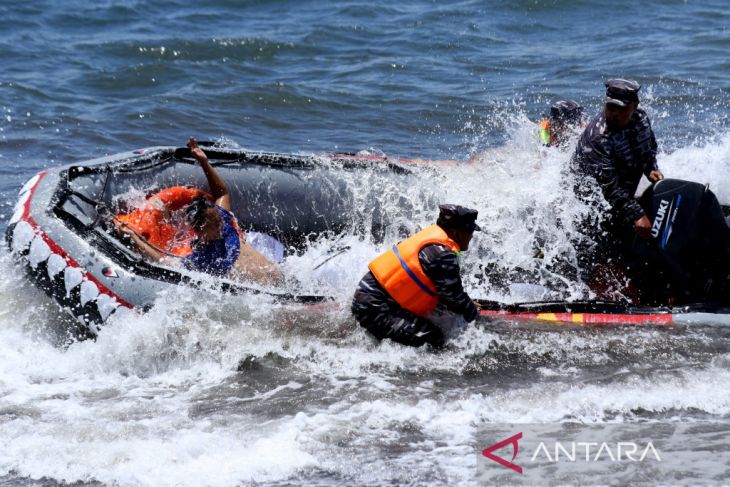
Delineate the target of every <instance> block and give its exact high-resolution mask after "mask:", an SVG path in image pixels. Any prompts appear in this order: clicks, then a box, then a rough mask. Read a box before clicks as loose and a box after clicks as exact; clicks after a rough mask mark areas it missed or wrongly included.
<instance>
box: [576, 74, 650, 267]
mask: <svg viewBox="0 0 730 487" xmlns="http://www.w3.org/2000/svg"><path fill="white" fill-rule="evenodd" d="M640 88H641V85H640V84H639V83H637V82H636V81H632V80H625V79H610V80H608V81H607V82H606V96H605V97H604V99H603V101H604V109H603V111H602V112H601V113H599V114H598V115H597V116H596V117H595V118H594V119H593V120H592V121H591V122H590V123H589V124H588V126H587V127H586V128H585V130H584V131H583V134H582V135H581V138H580V141H579V142H578V146H577V148H576V150H575V154H574V155H573V160H572V168H573V170H574V171H575V172H576V173H577V175H578V176H579V179H578V181H577V187H576V192H577V194H578V195H579V197H582V198H584V199H586V200H589V199H590V198H591V195H592V194H594V193H593V190H594V189H595V186H596V183H597V184H598V186H599V187H600V190H601V192H602V194H603V197H604V198H605V200H606V201H607V202H608V204H609V206H610V210H609V212H608V214H607V215H605V218H604V219H603V223H602V225H601V226H600V227H598V226H595V225H594V226H593V227H592V228H586V225H584V228H583V230H584V232H585V233H587V234H588V235H589V236H590V237H592V239H593V240H594V241H595V242H597V243H598V244H599V245H598V246H597V248H596V249H594V251H593V252H591V255H590V256H588V257H587V261H588V262H585V259H586V256H584V259H582V260H584V263H588V266H587V267H588V274H589V277H595V276H590V274H591V273H592V272H593V271H595V260H596V257H599V256H600V258H601V259H602V260H604V261H609V260H612V259H616V263H618V262H620V261H621V260H622V257H624V256H625V255H626V254H627V253H628V252H629V250H630V246H631V243H632V241H633V238H634V235H638V236H639V237H640V238H642V239H647V238H648V237H649V234H650V232H651V222H650V221H649V218H648V217H647V216H646V214H645V213H644V210H643V209H642V207H641V205H639V202H638V201H637V200H636V199H635V198H634V194H635V193H636V189H637V187H638V185H639V181H640V179H641V176H642V174H643V175H645V176H646V177H647V178H648V179H649V181H651V182H652V183H654V182H657V181H660V180H661V179H664V176H663V175H662V173H661V171H659V168H658V166H657V161H656V153H657V143H656V138H655V136H654V131H653V130H652V128H651V123H650V122H649V116H648V115H647V114H646V112H645V111H644V110H643V109H642V108H640V107H639V95H638V93H639V89H640ZM592 203H598V202H596V201H593V202H592ZM589 226H590V225H589ZM606 232H607V233H608V239H606V238H605V237H602V235H605V233H606ZM619 265H620V264H619Z"/></svg>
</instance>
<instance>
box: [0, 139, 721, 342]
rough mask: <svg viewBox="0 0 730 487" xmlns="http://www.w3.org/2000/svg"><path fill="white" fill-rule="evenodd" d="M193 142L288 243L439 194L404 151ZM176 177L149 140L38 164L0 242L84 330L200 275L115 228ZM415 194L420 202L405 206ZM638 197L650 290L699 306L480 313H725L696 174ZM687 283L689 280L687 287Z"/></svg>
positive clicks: (401, 210)
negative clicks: (268, 148) (140, 145)
mask: <svg viewBox="0 0 730 487" xmlns="http://www.w3.org/2000/svg"><path fill="white" fill-rule="evenodd" d="M201 145H204V146H205V150H206V153H207V154H208V157H209V158H210V160H211V163H212V164H213V165H214V166H215V167H216V169H217V171H218V172H219V173H220V174H221V176H222V177H223V178H224V180H225V181H226V183H227V185H228V187H229V190H230V192H231V195H232V200H233V201H234V208H233V210H234V213H235V215H236V217H237V218H238V220H239V223H240V224H241V227H242V228H243V229H244V230H245V231H246V232H261V233H262V234H265V235H268V236H269V237H271V238H273V239H274V240H275V241H276V242H278V243H279V244H280V246H281V248H282V249H284V253H285V254H292V253H296V252H299V251H301V250H303V249H305V248H306V247H307V245H308V242H310V241H312V240H314V239H316V238H318V237H320V236H336V235H340V234H344V233H349V234H355V235H357V234H361V235H362V236H363V237H365V238H369V239H371V240H373V241H374V242H375V243H376V244H377V243H378V242H379V241H382V240H383V238H384V236H385V232H386V228H387V227H388V226H392V224H393V221H391V220H392V218H390V217H389V214H388V208H397V211H398V216H399V218H401V219H403V217H404V215H405V220H410V218H408V215H409V214H412V213H413V212H418V211H426V212H429V213H430V214H433V212H434V211H435V208H436V207H437V204H438V202H437V201H433V200H432V199H429V198H430V197H429V196H428V195H427V194H419V195H418V196H417V197H412V198H404V197H403V195H404V194H405V193H406V192H407V191H413V188H418V187H420V185H421V183H422V181H419V176H418V174H417V173H414V172H413V171H414V169H413V167H412V166H411V165H409V164H403V163H402V162H406V163H407V162H408V161H407V160H402V161H401V160H399V159H388V158H387V157H384V156H358V155H350V154H329V155H323V156H303V155H288V154H277V153H267V152H249V151H245V150H235V149H229V148H218V147H215V146H213V145H212V144H204V143H201ZM365 170H366V171H367V172H364V171H365ZM356 181H359V182H360V185H359V186H358V185H357V184H353V182H356ZM174 186H177V187H186V186H187V187H197V188H206V187H207V184H206V181H205V177H204V175H203V173H202V171H201V170H200V168H199V166H197V165H196V163H195V161H194V159H192V158H191V157H190V151H189V149H187V148H175V147H152V148H146V149H140V150H135V151H130V152H126V153H121V154H116V155H112V156H107V157H103V158H99V159H94V160H90V161H85V162H83V163H79V164H73V165H68V166H63V167H58V168H53V169H48V170H46V171H43V172H41V173H39V174H37V175H35V176H34V177H33V178H31V179H30V180H29V181H28V182H27V183H26V184H25V185H24V186H23V187H22V189H21V190H20V198H19V201H18V203H17V204H16V207H15V211H14V214H13V216H12V218H11V219H10V221H9V224H8V227H7V230H6V240H7V242H8V245H9V248H10V250H11V252H12V253H13V255H14V256H15V257H16V259H17V261H18V262H19V263H20V265H21V266H22V267H23V268H24V270H25V271H26V273H27V274H28V275H29V276H30V277H31V279H32V280H33V281H34V282H35V283H36V284H37V285H38V287H39V288H41V289H43V290H44V291H46V292H47V293H48V294H49V295H50V296H51V297H52V298H54V299H55V300H56V301H57V302H58V304H59V305H60V306H61V307H62V308H63V309H65V310H67V311H68V312H70V313H71V314H72V315H73V316H74V317H75V318H76V319H77V320H78V321H79V322H80V323H81V324H82V329H83V330H84V332H86V331H88V333H89V334H91V335H94V334H96V332H97V331H98V330H99V329H100V327H101V325H102V324H103V323H104V322H105V321H106V320H107V319H108V318H109V317H110V316H111V315H112V314H115V313H122V312H124V311H125V310H132V309H134V310H142V311H144V310H145V309H148V308H149V307H150V306H151V305H152V304H153V303H154V301H155V299H156V297H157V296H158V294H159V293H160V292H161V291H165V290H168V289H174V288H176V287H177V286H180V285H188V286H200V285H209V284H210V279H208V280H207V281H206V279H205V276H201V275H200V274H198V273H195V272H192V271H186V270H185V269H182V268H176V267H171V266H166V265H158V264H154V263H151V262H149V261H147V260H146V259H144V258H143V257H142V256H141V255H140V254H139V253H137V252H136V251H134V250H133V249H132V248H131V247H130V246H129V245H126V244H125V243H124V241H123V240H122V239H120V238H119V234H118V233H117V232H115V229H114V226H113V219H114V216H115V215H119V214H120V212H121V213H124V212H125V211H127V214H128V215H129V210H133V208H125V205H126V204H128V201H129V200H130V192H131V193H134V192H135V191H136V192H137V193H138V195H141V196H142V198H143V199H144V197H147V198H148V197H149V196H150V195H153V194H160V191H162V190H164V189H165V188H170V187H174ZM414 202H415V203H414ZM415 204H417V205H418V208H409V205H415ZM644 204H645V208H647V212H648V213H649V214H650V216H651V217H652V219H653V222H654V224H655V226H656V228H655V229H654V231H653V233H652V236H653V238H652V241H651V242H650V245H649V246H648V247H647V248H643V249H642V248H641V246H639V247H638V248H637V250H636V252H635V254H636V255H637V257H638V258H639V259H640V261H641V262H642V265H644V266H645V267H646V273H645V274H648V275H656V276H658V279H657V282H656V286H658V287H659V288H661V287H662V286H665V285H666V284H665V283H669V285H671V286H674V287H675V288H677V289H679V288H682V291H681V292H685V291H686V292H685V294H686V297H687V299H689V300H691V299H696V300H697V302H698V303H699V304H693V303H691V302H683V303H682V305H681V306H674V307H669V306H666V305H657V306H635V305H632V304H630V303H616V302H597V301H582V302H530V303H516V304H503V303H495V302H488V301H481V302H480V304H481V305H482V310H481V314H482V316H486V317H495V316H497V317H503V318H526V319H530V320H541V321H547V322H552V323H572V324H577V325H603V324H632V325H639V324H649V325H671V324H674V323H688V322H698V321H699V322H721V323H726V324H730V318H729V317H730V307H729V306H728V305H727V303H728V301H730V300H729V299H728V289H729V288H730V285H728V271H727V269H728V255H730V249H728V247H730V246H729V245H728V242H730V237H728V236H729V235H730V230H729V229H728V225H727V222H726V220H725V217H724V216H723V215H722V210H721V209H720V207H719V205H718V204H717V201H716V199H714V195H712V194H711V193H710V192H708V191H707V188H706V187H703V186H701V185H698V184H697V183H686V182H682V181H679V182H677V181H666V182H662V183H661V184H659V185H657V186H656V187H655V188H653V190H652V191H651V192H649V193H648V196H646V197H645V199H644ZM718 212H719V213H718ZM703 215H705V216H706V217H705V216H703ZM700 217H702V218H700ZM412 230H413V229H403V232H400V233H403V236H405V235H406V234H407V233H408V232H409V231H412ZM690 236H691V237H690ZM388 238H392V235H389V237H388ZM683 283H689V284H690V285H689V286H686V290H685V289H684V287H683ZM216 285H217V286H218V288H219V289H220V290H221V291H223V292H231V293H265V294H269V295H271V296H273V297H274V298H275V299H277V300H281V301H283V302H286V303H298V304H301V305H302V306H306V307H317V306H322V304H323V303H327V301H328V300H330V299H331V298H329V297H327V296H322V295H317V294H304V293H303V294H296V293H291V292H288V293H285V292H281V291H280V290H277V289H267V288H262V287H259V286H255V285H245V284H241V283H237V282H233V281H229V280H226V279H219V280H217V281H216ZM708 292H709V294H708ZM703 296H709V298H710V299H704V298H703ZM685 301H687V300H685Z"/></svg>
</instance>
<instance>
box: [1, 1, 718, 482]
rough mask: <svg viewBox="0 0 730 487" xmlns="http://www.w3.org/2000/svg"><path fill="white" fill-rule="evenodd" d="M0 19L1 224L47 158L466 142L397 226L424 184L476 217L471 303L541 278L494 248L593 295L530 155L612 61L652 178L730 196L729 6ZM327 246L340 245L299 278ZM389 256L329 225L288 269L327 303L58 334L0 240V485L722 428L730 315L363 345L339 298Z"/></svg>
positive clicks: (553, 154) (144, 320)
mask: <svg viewBox="0 0 730 487" xmlns="http://www.w3.org/2000/svg"><path fill="white" fill-rule="evenodd" d="M0 17H1V18H2V19H3V22H2V24H0V66H1V67H2V70H1V71H0V174H2V178H1V179H0V205H1V206H0V217H2V219H3V220H2V221H7V219H9V218H10V215H11V214H12V207H13V205H14V203H15V200H16V195H17V191H18V189H19V188H20V186H21V185H22V184H23V183H24V182H25V181H26V180H27V179H29V178H30V177H31V176H32V175H34V174H35V173H36V172H38V171H39V170H41V169H44V168H48V167H53V166H57V165H61V164H67V163H73V162H77V161H82V160H85V159H89V158H92V157H97V156H101V155H105V154H112V153H115V152H120V151H123V150H128V149H133V148H140V147H146V146H152V145H183V144H184V143H185V141H186V139H187V137H188V136H189V135H195V136H197V137H198V138H199V139H208V140H215V141H218V142H220V143H224V144H230V145H236V146H240V147H246V148H250V149H255V150H272V151H279V152H298V153H305V154H317V153H323V152H335V151H346V152H357V151H360V150H370V151H382V152H384V153H385V154H388V155H391V156H402V157H412V158H424V159H438V160H444V159H449V160H455V161H463V160H466V159H468V158H470V157H473V158H474V161H475V162H473V163H471V164H466V163H462V162H451V163H439V164H435V165H434V167H433V169H431V170H426V171H423V172H422V174H421V176H420V177H421V181H420V185H419V187H418V188H415V189H414V190H413V193H407V194H404V195H400V196H402V197H403V198H406V200H407V201H408V204H409V205H410V206H412V207H414V208H416V209H418V208H421V209H420V211H416V212H415V213H413V215H412V216H411V220H409V221H402V222H400V223H402V224H406V225H410V226H411V227H412V228H417V227H418V226H421V225H425V224H428V223H430V222H432V221H433V219H434V218H435V214H433V206H432V205H431V206H429V205H426V204H423V205H421V203H423V201H422V198H423V195H426V197H427V199H429V201H432V200H433V201H436V200H437V201H442V202H452V203H460V204H464V205H467V206H472V207H475V208H477V209H479V212H480V217H479V222H480V224H481V225H482V227H484V230H485V231H484V232H482V233H480V234H477V236H476V237H475V240H474V242H473V246H472V249H470V250H469V251H468V252H466V253H465V254H464V256H463V266H464V269H465V272H464V275H465V283H466V286H467V290H468V291H469V292H470V293H471V294H472V295H473V296H474V297H481V298H489V299H502V300H518V299H519V298H520V297H521V296H520V293H527V294H529V292H531V291H530V289H532V291H534V290H535V288H534V287H533V288H529V287H528V288H525V287H522V288H520V287H517V288H515V287H514V286H513V287H512V288H508V287H504V286H499V285H497V284H496V283H495V282H492V281H490V280H489V279H488V278H486V279H485V276H486V275H487V274H485V269H488V268H489V265H491V266H500V267H503V268H506V269H520V270H521V272H522V273H523V274H524V275H526V276H528V277H529V278H530V282H528V284H532V285H533V286H536V285H539V286H546V287H548V288H550V289H555V290H556V292H557V293H558V295H559V296H560V297H561V298H571V297H573V298H576V297H582V296H584V295H585V293H586V292H587V290H586V289H585V288H584V287H583V286H582V284H581V283H580V281H579V280H577V279H575V276H574V273H573V272H572V270H574V262H575V261H574V252H573V250H572V242H573V237H575V232H574V229H573V228H572V227H571V221H573V218H574V216H575V213H576V212H579V211H581V208H580V205H579V204H578V203H577V202H576V201H575V198H574V196H573V195H572V193H571V191H569V190H568V189H566V188H567V187H568V186H566V185H565V184H563V183H564V178H565V172H564V169H565V166H566V164H567V161H568V159H569V157H570V150H571V149H570V147H569V148H567V149H565V150H560V149H550V150H548V151H543V152H542V154H541V151H540V149H539V147H538V144H537V138H536V135H535V134H536V130H537V124H536V122H537V121H538V120H539V119H540V117H541V116H542V115H543V114H544V113H545V112H546V111H548V109H549V106H550V104H551V103H552V102H554V101H556V100H558V99H565V98H574V99H576V100H578V101H579V102H580V103H581V104H583V105H584V106H585V107H586V111H587V113H589V114H591V115H592V114H595V113H596V112H597V111H598V110H599V109H600V107H601V96H602V91H603V81H604V80H605V79H606V78H609V77H614V76H619V77H629V78H635V79H638V80H639V81H640V82H641V83H642V84H643V88H642V91H641V99H642V105H643V106H644V108H645V109H646V110H647V112H648V113H649V115H650V117H651V120H652V123H653V127H654V129H655V132H656V135H657V139H658V141H659V156H658V159H659V165H660V168H661V169H662V170H663V171H664V173H665V175H667V176H668V177H677V178H685V179H690V180H693V181H698V182H701V183H709V184H710V188H711V189H712V190H713V191H715V192H716V194H717V195H718V196H719V198H720V200H721V201H722V202H724V203H730V184H728V183H730V171H729V169H730V135H728V125H729V120H728V116H729V115H730V91H729V90H730V64H729V63H728V60H727V52H728V48H730V34H729V33H728V30H727V27H728V25H730V11H729V10H728V9H727V6H726V5H725V3H724V2H722V1H710V0H708V1H702V2H678V1H677V2H649V3H646V2H644V3H641V2H629V1H625V0H620V1H617V2H608V3H606V2H603V3H600V2H568V1H561V0H555V1H539V0H537V1H533V0H530V1H517V2H507V3H502V2H477V1H463V2H425V1H422V2H405V3H398V4H393V3H392V2H383V1H374V2H373V1H370V2H360V1H345V2H293V1H261V2H246V3H243V2H230V1H225V0H216V1H205V2H193V3H191V2H182V1H179V0H157V1H152V2H142V1H133V0H123V1H117V2H108V1H104V2H81V1H78V0H69V1H66V2H54V1H51V0H45V1H44V0H37V1H32V2H9V1H4V2H0ZM576 137H577V134H574V136H573V139H572V141H571V143H574V142H575V138H576ZM352 183H353V185H355V187H357V184H358V182H357V181H353V182H352ZM394 196H395V195H392V194H389V195H384V198H385V200H386V201H388V202H389V203H388V204H389V205H390V207H389V210H390V211H392V212H395V213H397V212H398V203H397V202H398V201H399V199H398V198H395V197H394ZM429 208H431V209H430V210H429ZM4 228H5V225H4V224H0V230H3V231H4ZM396 234H397V232H392V233H391V234H389V238H395V237H396ZM339 246H345V247H349V249H350V250H349V251H348V252H347V253H346V254H343V256H342V258H337V259H333V260H332V261H331V262H329V263H328V265H327V266H326V268H325V269H324V271H323V272H320V273H319V274H312V273H311V272H310V271H311V270H312V268H313V267H314V266H315V265H317V264H318V263H320V262H321V261H322V259H323V258H324V257H326V255H327V252H328V251H329V250H331V249H332V248H335V247H339ZM536 249H537V250H540V251H541V253H542V256H541V257H539V258H537V257H536ZM380 251H382V248H380V247H379V246H377V245H375V244H373V243H371V242H370V241H369V240H362V239H360V238H358V237H357V236H355V235H344V236H341V237H339V238H338V239H337V240H336V241H328V240H319V241H316V242H314V243H313V244H312V245H311V247H310V248H309V249H308V250H307V252H305V253H304V254H303V255H301V256H297V257H295V258H291V259H289V260H288V261H287V262H286V263H285V264H284V265H285V268H286V270H287V272H289V273H290V274H292V275H294V276H296V277H298V278H299V279H300V280H302V281H303V282H308V283H309V285H310V286H311V288H312V289H313V290H319V291H321V292H327V293H331V294H334V295H336V296H337V297H338V298H337V300H336V303H335V306H333V307H332V308H331V309H327V310H322V311H321V312H319V313H309V314H307V315H303V314H302V313H301V310H299V309H297V308H296V307H290V306H286V305H282V304H277V303H274V302H272V301H271V300H270V299H268V298H266V297H265V296H236V297H231V296H227V295H219V294H215V293H210V292H206V291H204V290H187V289H182V290H180V291H179V292H176V293H174V295H173V294H163V295H160V296H159V297H158V299H157V301H156V304H155V306H154V307H153V308H152V309H151V310H150V311H149V312H148V313H147V314H145V315H135V314H127V315H119V316H114V317H113V318H112V319H111V320H110V321H109V323H108V324H107V326H106V327H105V328H104V329H103V330H102V332H101V333H100V335H99V337H98V339H97V340H96V341H85V342H71V343H69V342H68V341H67V339H66V335H65V330H66V329H67V328H68V326H69V321H68V320H69V318H67V317H66V315H65V314H64V313H63V312H61V311H59V310H58V309H57V307H56V306H55V304H54V303H53V302H52V301H50V300H49V299H48V298H47V297H46V296H45V295H44V294H43V293H42V292H40V291H38V290H36V289H35V288H34V287H33V286H32V285H31V284H30V283H29V282H27V281H26V280H25V279H24V278H23V277H22V276H21V275H19V269H18V268H17V267H16V265H15V263H14V262H13V259H12V257H11V256H10V255H9V254H8V253H7V251H6V250H3V251H2V252H1V253H0V269H1V270H2V273H3V275H4V276H5V277H4V278H3V279H2V281H0V483H2V484H3V485H62V484H76V485H100V484H101V485H125V486H126V485H181V486H188V485H189V486H199V485H215V486H218V485H221V486H225V485H250V484H254V483H255V485H300V484H312V485H383V484H394V485H464V484H465V485H469V484H472V483H473V482H474V479H475V475H476V462H475V454H476V452H478V451H481V449H482V448H484V447H485V446H486V445H484V444H483V439H482V438H480V437H479V432H480V431H483V428H484V426H485V424H489V423H549V422H563V421H580V422H588V423H591V422H638V421H699V420H714V421H720V422H724V423H727V422H728V421H730V392H728V391H729V390H730V372H728V368H729V366H730V331H728V330H726V329H723V328H718V327H713V326H710V325H702V324H699V325H696V326H692V327H678V328H672V329H663V328H644V329H631V328H609V329H578V328H567V329H563V328H554V327H551V326H546V325H538V324H534V323H533V324H528V325H525V324H519V323H515V322H507V321H500V320H494V321H480V322H479V323H477V324H476V325H470V326H467V327H466V328H465V329H464V330H463V333H462V334H461V335H459V336H458V337H457V338H455V339H454V340H453V341H452V342H451V344H450V345H449V346H448V347H447V348H446V350H444V351H441V352H434V351H431V350H427V349H411V348H405V347H402V346H400V345H396V344H393V343H389V342H386V343H382V344H377V343H375V342H374V341H373V340H372V339H370V338H369V337H367V336H366V335H365V334H364V333H363V332H362V330H360V329H359V328H358V326H357V325H356V323H355V322H354V320H353V319H352V317H351V316H350V315H349V311H348V307H349V300H350V297H351V294H352V292H353V290H354V287H355V285H356V283H357V281H358V280H359V278H360V277H361V276H362V274H364V272H365V270H366V266H367V262H368V261H369V260H370V259H371V258H372V257H374V256H375V255H377V254H378V252H380ZM572 266H573V267H572ZM487 277H488V276H487Z"/></svg>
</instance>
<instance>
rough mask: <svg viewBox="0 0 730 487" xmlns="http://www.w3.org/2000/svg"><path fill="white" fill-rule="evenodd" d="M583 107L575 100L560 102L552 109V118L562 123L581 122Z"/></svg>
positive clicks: (554, 104)
mask: <svg viewBox="0 0 730 487" xmlns="http://www.w3.org/2000/svg"><path fill="white" fill-rule="evenodd" d="M581 116H583V107H582V106H580V104H579V103H578V102H577V101H575V100H560V101H557V102H555V103H553V106H551V107H550V118H552V119H553V120H556V121H560V122H572V123H578V122H580V119H581Z"/></svg>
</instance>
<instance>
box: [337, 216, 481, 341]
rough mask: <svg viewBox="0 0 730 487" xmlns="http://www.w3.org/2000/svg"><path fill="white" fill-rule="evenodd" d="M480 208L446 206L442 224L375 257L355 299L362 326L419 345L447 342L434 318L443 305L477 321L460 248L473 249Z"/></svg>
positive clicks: (438, 222)
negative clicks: (465, 282)
mask: <svg viewBox="0 0 730 487" xmlns="http://www.w3.org/2000/svg"><path fill="white" fill-rule="evenodd" d="M476 218H477V211H476V210H472V209H469V208H464V207H462V206H457V205H441V206H440V212H439V217H438V219H437V220H436V225H432V226H430V227H427V228H425V229H424V230H421V231H420V232H418V233H416V234H415V235H413V236H412V237H410V238H408V239H406V240H404V241H402V242H400V243H398V244H397V245H394V246H393V247H392V248H391V249H389V250H388V251H386V252H385V253H383V254H381V255H380V256H379V257H377V258H376V259H375V260H373V261H372V262H371V263H370V265H369V266H368V267H369V271H368V273H367V274H365V276H364V277H363V278H362V280H361V281H360V283H359V285H358V287H357V290H356V291H355V296H354V298H353V301H352V307H351V310H352V314H353V315H354V316H355V319H356V320H357V321H358V323H359V324H360V326H362V327H363V328H365V329H366V330H367V331H368V332H370V334H372V335H373V336H375V338H377V339H378V340H383V339H385V338H390V339H391V340H393V341H395V342H398V343H401V344H403V345H409V346H414V347H419V346H421V345H423V344H426V343H428V344H430V345H432V346H434V347H441V346H443V344H444V342H445V337H444V334H443V332H442V331H441V329H440V328H439V327H438V326H437V325H436V324H434V323H433V322H432V321H431V320H429V314H430V313H431V312H432V311H433V310H434V309H435V308H436V307H437V306H439V305H440V306H443V307H445V308H446V309H447V310H448V311H450V312H453V313H455V314H458V315H461V316H463V317H464V319H466V321H473V320H474V319H476V317H477V315H478V314H479V310H478V307H477V305H476V303H475V302H474V301H472V299H471V298H470V297H469V296H468V295H467V293H466V292H465V291H464V288H463V285H462V282H461V276H460V267H459V253H460V252H462V251H465V250H467V249H468V248H469V242H470V241H471V239H472V236H473V234H474V231H477V230H480V228H479V225H477V224H476Z"/></svg>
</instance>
